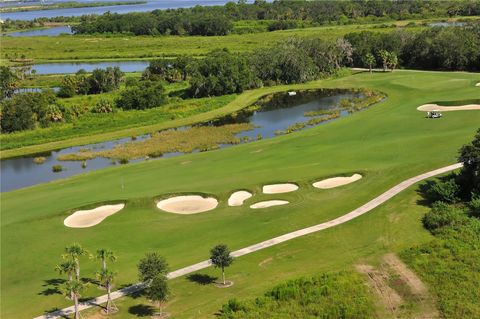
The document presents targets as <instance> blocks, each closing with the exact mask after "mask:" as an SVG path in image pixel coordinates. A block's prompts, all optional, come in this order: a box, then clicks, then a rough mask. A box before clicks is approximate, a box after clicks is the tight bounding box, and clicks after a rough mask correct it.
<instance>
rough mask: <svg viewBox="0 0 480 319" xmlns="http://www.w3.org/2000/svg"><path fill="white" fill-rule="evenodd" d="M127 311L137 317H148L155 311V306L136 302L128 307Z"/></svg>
mask: <svg viewBox="0 0 480 319" xmlns="http://www.w3.org/2000/svg"><path fill="white" fill-rule="evenodd" d="M128 313H129V314H132V315H135V316H137V317H150V316H153V314H154V313H155V308H154V307H152V306H150V305H143V304H138V305H135V306H131V307H130V308H128Z"/></svg>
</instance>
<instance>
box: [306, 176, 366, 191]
mask: <svg viewBox="0 0 480 319" xmlns="http://www.w3.org/2000/svg"><path fill="white" fill-rule="evenodd" d="M361 178H362V175H360V174H353V175H352V176H350V177H348V176H342V177H333V178H327V179H324V180H322V181H319V182H315V183H313V184H312V185H313V187H315V188H321V189H329V188H334V187H339V186H343V185H347V184H350V183H353V182H356V181H358V180H359V179H361Z"/></svg>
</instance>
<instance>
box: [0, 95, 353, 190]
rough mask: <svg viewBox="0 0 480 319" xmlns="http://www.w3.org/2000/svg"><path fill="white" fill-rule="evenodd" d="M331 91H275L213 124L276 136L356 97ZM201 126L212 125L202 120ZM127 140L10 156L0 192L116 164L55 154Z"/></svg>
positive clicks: (107, 146) (252, 134) (253, 134)
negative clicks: (241, 125)
mask: <svg viewBox="0 0 480 319" xmlns="http://www.w3.org/2000/svg"><path fill="white" fill-rule="evenodd" d="M332 92H333V91H332ZM332 92H329V93H328V94H325V93H322V95H319V94H317V96H311V98H312V99H310V100H307V101H305V96H303V97H302V95H301V94H299V95H297V96H296V97H289V96H287V94H286V93H282V94H277V95H275V96H274V99H272V101H271V102H269V103H267V104H266V105H265V106H264V107H263V108H261V109H260V110H258V111H256V112H253V113H251V112H250V113H248V114H245V116H240V117H236V120H232V118H230V117H228V116H227V117H226V118H224V119H220V120H217V121H215V122H213V123H214V124H215V125H219V122H222V123H231V122H250V123H251V124H253V125H254V126H255V128H254V129H253V130H251V131H245V132H241V133H239V134H237V136H238V137H243V136H249V137H252V138H253V139H255V138H256V137H257V135H258V134H261V135H262V137H263V138H272V137H275V136H276V135H275V132H276V131H278V130H285V129H286V128H287V127H288V126H290V125H293V124H295V123H298V122H304V121H307V120H308V119H310V118H308V117H305V116H304V113H305V112H308V111H314V110H319V109H331V108H335V107H336V106H337V104H338V102H339V101H340V100H341V99H343V98H353V97H358V96H359V95H358V94H357V93H350V92H342V93H338V92H335V93H332ZM332 94H333V95H332ZM347 115H348V112H342V114H341V116H347ZM324 123H327V122H323V123H321V124H324ZM321 124H320V125H321ZM204 125H213V124H212V123H205V124H204ZM180 129H187V128H180ZM148 138H150V136H149V135H143V136H139V137H138V138H137V141H142V140H145V139H148ZM127 142H131V138H123V139H119V140H114V141H108V142H103V143H97V144H90V145H83V146H76V147H70V148H65V149H62V150H58V151H53V152H49V153H47V154H39V155H35V156H44V157H46V161H45V163H43V164H40V165H39V164H35V163H34V162H33V159H34V157H35V156H27V157H20V158H12V159H7V160H3V161H0V167H1V172H0V176H1V191H2V192H6V191H10V190H14V189H19V188H23V187H27V186H31V185H36V184H40V183H45V182H48V181H53V180H57V179H60V178H65V177H69V176H73V175H77V174H80V173H83V172H88V171H93V170H98V169H101V168H105V167H108V166H112V165H119V164H112V160H111V159H106V158H95V159H92V160H88V161H87V167H86V168H82V162H78V161H77V162H68V161H58V160H57V157H58V156H59V155H62V154H69V153H76V152H79V151H80V150H81V149H91V150H105V149H111V148H113V147H115V146H116V145H120V144H124V143H127ZM230 146H232V145H230V144H229V145H221V147H222V148H224V147H230ZM180 155H183V154H182V153H169V154H165V155H164V156H163V157H173V156H180ZM150 160H153V159H150ZM140 161H144V159H138V160H134V161H130V162H140ZM57 164H59V165H62V166H63V167H64V168H65V170H64V171H62V172H59V173H53V172H52V166H53V165H57Z"/></svg>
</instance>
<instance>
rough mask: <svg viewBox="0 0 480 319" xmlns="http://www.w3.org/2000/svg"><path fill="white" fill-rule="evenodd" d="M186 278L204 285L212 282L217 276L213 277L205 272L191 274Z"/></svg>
mask: <svg viewBox="0 0 480 319" xmlns="http://www.w3.org/2000/svg"><path fill="white" fill-rule="evenodd" d="M187 279H188V280H190V281H191V282H196V283H197V284H199V285H203V286H205V285H210V284H213V283H214V282H215V281H216V280H217V279H218V277H213V276H210V275H206V274H191V275H189V276H187Z"/></svg>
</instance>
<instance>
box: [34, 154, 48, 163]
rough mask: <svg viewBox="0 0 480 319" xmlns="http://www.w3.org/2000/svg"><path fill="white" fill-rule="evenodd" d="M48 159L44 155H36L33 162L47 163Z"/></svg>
mask: <svg viewBox="0 0 480 319" xmlns="http://www.w3.org/2000/svg"><path fill="white" fill-rule="evenodd" d="M46 160H47V159H46V158H45V157H44V156H38V157H35V158H34V159H33V162H34V163H35V164H39V165H40V164H43V163H45V161H46Z"/></svg>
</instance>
